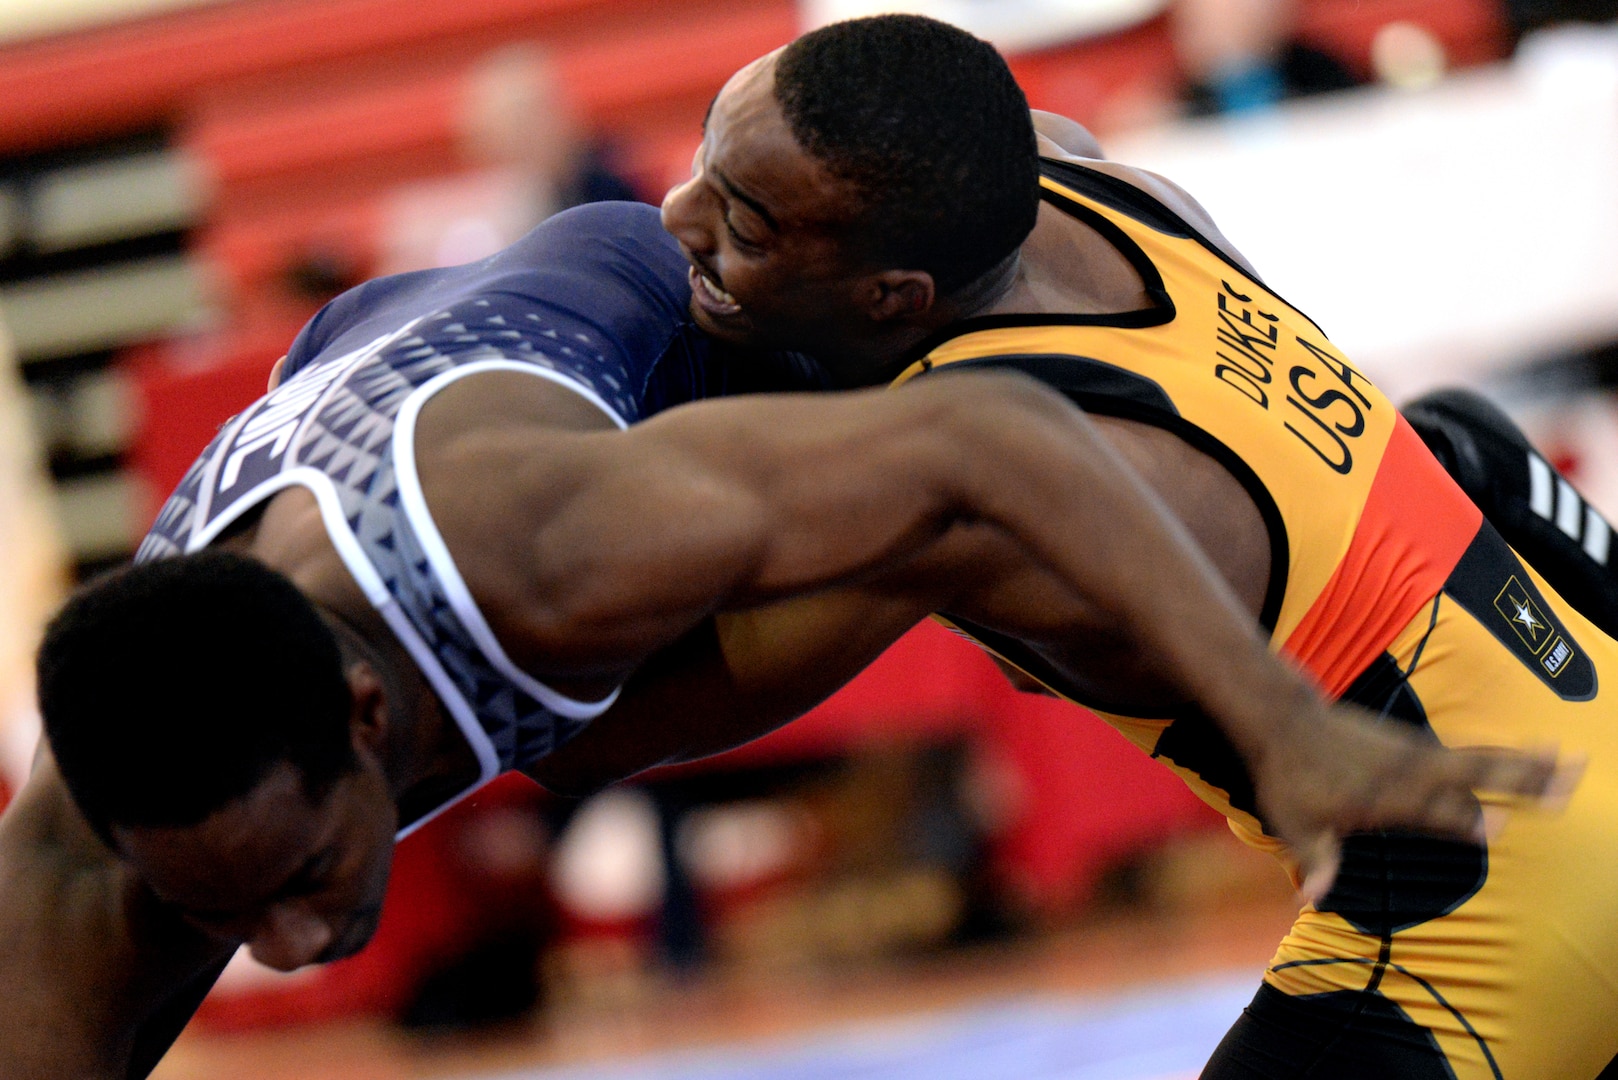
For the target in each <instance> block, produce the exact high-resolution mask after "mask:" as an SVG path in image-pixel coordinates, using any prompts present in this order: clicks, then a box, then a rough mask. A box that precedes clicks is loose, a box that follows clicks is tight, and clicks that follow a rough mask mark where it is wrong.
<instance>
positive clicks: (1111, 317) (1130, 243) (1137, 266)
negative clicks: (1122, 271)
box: [894, 187, 1246, 371]
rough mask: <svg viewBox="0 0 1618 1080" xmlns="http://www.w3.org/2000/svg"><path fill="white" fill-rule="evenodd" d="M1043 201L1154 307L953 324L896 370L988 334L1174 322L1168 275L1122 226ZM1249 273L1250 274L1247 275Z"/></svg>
mask: <svg viewBox="0 0 1618 1080" xmlns="http://www.w3.org/2000/svg"><path fill="white" fill-rule="evenodd" d="M1039 196H1040V198H1041V199H1043V200H1044V201H1045V202H1048V203H1051V204H1052V205H1054V206H1056V207H1057V208H1058V209H1059V210H1061V211H1062V212H1063V213H1065V214H1067V215H1068V216H1069V217H1073V218H1078V219H1079V220H1080V221H1082V222H1084V224H1086V225H1088V226H1090V228H1092V229H1094V230H1095V231H1096V232H1098V233H1100V234H1101V237H1102V239H1104V240H1106V241H1107V242H1108V243H1109V244H1111V245H1112V246H1113V247H1114V248H1115V249H1117V251H1118V254H1120V255H1122V256H1123V257H1124V258H1125V259H1126V260H1127V261H1128V262H1129V265H1130V266H1131V267H1133V268H1134V270H1135V273H1137V274H1139V275H1140V279H1141V284H1142V285H1143V286H1144V287H1145V289H1146V295H1147V296H1148V297H1150V298H1151V301H1152V303H1151V306H1150V307H1143V308H1136V309H1135V310H1134V311H1117V312H1110V313H1104V314H1093V315H1070V314H1060V313H1054V314H1018V315H976V316H973V317H972V318H969V319H962V320H960V321H959V322H955V323H951V324H950V325H948V326H945V327H942V328H941V329H939V330H936V331H934V332H933V333H931V334H928V335H927V336H926V337H925V338H923V339H922V340H921V341H920V342H918V343H917V344H916V345H914V346H913V347H911V348H910V349H908V350H906V351H905V354H904V356H903V357H902V358H901V359H900V360H897V361H895V362H894V368H895V369H896V370H898V371H903V370H905V369H906V368H908V367H909V366H910V365H911V364H914V363H917V362H920V361H924V360H925V359H926V358H927V356H928V355H929V354H931V353H932V352H933V351H934V350H936V349H938V348H939V347H940V346H942V345H944V344H945V343H947V342H950V341H953V340H955V339H956V338H958V337H961V336H963V335H965V334H975V333H978V332H979V331H983V330H1004V329H1006V328H1008V327H1019V326H1111V327H1117V328H1119V329H1122V330H1141V329H1145V328H1147V327H1151V326H1162V325H1164V324H1165V323H1170V322H1173V321H1174V317H1175V315H1176V314H1177V310H1176V308H1175V306H1174V298H1173V297H1172V296H1170V295H1169V292H1168V289H1167V287H1166V286H1165V285H1164V284H1163V274H1162V272H1161V271H1160V270H1158V268H1157V264H1156V263H1154V262H1153V261H1152V257H1151V256H1150V255H1148V254H1146V251H1145V249H1143V248H1142V247H1141V246H1140V245H1139V244H1137V243H1136V242H1135V240H1134V238H1133V237H1131V236H1130V235H1129V234H1128V233H1126V232H1125V231H1124V230H1123V229H1121V228H1119V227H1118V225H1117V224H1116V223H1114V222H1113V221H1111V220H1110V219H1108V218H1107V216H1106V215H1105V214H1101V213H1098V212H1097V211H1095V210H1092V209H1091V208H1090V207H1088V206H1085V205H1084V204H1083V203H1078V202H1074V201H1073V200H1072V199H1069V198H1068V197H1067V196H1065V195H1062V194H1060V193H1059V192H1055V191H1051V190H1050V189H1048V188H1045V187H1041V188H1040V189H1039ZM1243 273H1246V271H1243Z"/></svg>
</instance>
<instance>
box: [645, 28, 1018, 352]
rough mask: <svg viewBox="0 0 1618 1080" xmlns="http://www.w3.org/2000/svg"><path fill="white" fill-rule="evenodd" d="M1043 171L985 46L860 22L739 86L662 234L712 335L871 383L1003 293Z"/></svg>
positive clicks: (710, 131)
mask: <svg viewBox="0 0 1618 1080" xmlns="http://www.w3.org/2000/svg"><path fill="white" fill-rule="evenodd" d="M1038 161H1039V159H1038V151H1037V148H1036V142H1035V137H1034V129H1033V124H1032V121H1031V119H1030V116H1029V112H1028V102H1027V100H1026V99H1025V98H1024V96H1023V93H1022V90H1021V89H1020V88H1019V87H1018V86H1017V83H1016V80H1015V79H1013V78H1012V75H1011V72H1010V70H1009V69H1008V68H1007V67H1006V64H1005V61H1004V60H1003V59H1002V58H1001V57H1000V55H999V53H997V52H995V50H994V48H993V47H992V46H991V45H989V44H988V43H987V42H984V41H980V40H979V39H977V38H975V37H973V36H972V35H971V34H968V33H966V32H965V31H962V30H958V29H956V28H955V27H952V26H949V25H947V24H945V23H941V22H937V21H935V20H932V19H927V18H922V17H920V16H912V15H883V16H876V17H874V18H869V19H854V20H851V21H848V22H842V23H834V24H832V25H831V26H827V27H824V28H822V29H820V30H816V31H814V32H812V33H809V34H806V35H805V36H803V37H801V38H799V39H797V40H796V41H794V42H793V43H792V44H790V45H788V46H786V47H785V48H784V49H781V50H779V51H777V52H774V53H771V54H769V55H768V56H765V57H763V58H762V59H760V60H757V61H754V62H753V63H752V64H750V65H748V66H747V67H745V68H743V69H742V70H741V71H739V72H737V73H736V75H734V76H733V77H732V78H731V80H730V81H729V82H728V83H727V84H726V85H725V88H724V89H723V90H721V91H720V93H719V96H718V97H717V98H715V99H714V102H713V105H712V107H711V108H710V110H709V113H708V118H707V121H706V122H705V125H704V130H703V142H702V147H701V149H700V150H699V151H698V152H697V156H696V159H695V161H694V162H693V164H692V176H691V179H690V180H689V181H687V182H686V183H684V184H681V185H680V186H678V187H676V188H674V189H673V190H672V191H670V192H669V193H668V195H667V197H666V198H665V199H664V202H663V223H664V226H665V227H666V228H667V229H668V230H669V232H670V233H672V234H673V235H674V237H675V238H676V239H677V240H679V241H680V244H681V246H682V247H683V248H684V250H685V252H686V255H687V257H688V258H690V259H691V262H692V266H693V270H692V282H691V291H692V301H691V308H692V313H693V315H694V317H695V318H696V320H697V323H698V325H699V326H701V327H702V329H703V330H705V331H707V332H708V333H710V334H712V335H714V336H716V337H720V338H723V339H725V340H729V341H735V342H741V343H747V344H768V345H772V346H778V347H789V348H798V349H805V350H808V351H810V352H813V353H815V354H816V356H817V357H818V358H819V359H821V360H822V361H823V362H825V363H826V364H827V365H828V366H829V367H832V368H833V369H834V370H835V372H836V374H837V376H838V377H839V378H840V379H841V380H842V381H843V382H846V383H857V384H864V383H872V382H878V381H881V380H882V379H883V378H884V376H886V375H888V374H890V370H889V369H890V368H891V367H892V359H893V357H894V355H895V354H896V353H897V352H900V351H902V350H904V349H906V348H909V347H910V346H911V345H914V344H915V343H916V342H917V341H919V340H920V339H921V338H923V337H924V336H925V335H926V334H927V333H928V332H930V331H931V330H933V329H935V328H937V327H939V326H942V325H944V324H945V323H947V322H949V321H951V320H952V319H954V318H956V317H958V316H959V314H960V313H961V312H963V311H966V312H969V311H971V310H972V309H973V308H975V307H976V306H977V299H978V297H979V296H980V295H981V294H982V293H984V292H986V291H992V290H993V289H994V288H995V287H996V284H997V283H1000V282H1003V281H1004V280H1007V278H1008V275H1009V274H1010V273H1011V272H1012V271H1013V269H1014V266H1015V264H1014V259H1013V256H1014V254H1015V252H1016V250H1017V248H1018V246H1019V245H1020V244H1021V243H1022V242H1023V240H1024V239H1026V238H1027V236H1028V234H1029V233H1030V232H1031V231H1032V229H1033V227H1034V220H1035V216H1036V215H1037V213H1038V208H1039V175H1038Z"/></svg>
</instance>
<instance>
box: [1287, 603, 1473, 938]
mask: <svg viewBox="0 0 1618 1080" xmlns="http://www.w3.org/2000/svg"><path fill="white" fill-rule="evenodd" d="M1442 604H1443V595H1442V594H1440V595H1439V596H1438V597H1436V598H1434V600H1433V602H1432V614H1431V618H1430V619H1429V622H1428V627H1427V636H1424V637H1423V638H1422V640H1421V643H1420V644H1419V645H1417V647H1416V652H1415V656H1414V657H1413V658H1412V659H1411V662H1410V667H1409V668H1408V669H1401V668H1400V667H1399V663H1398V661H1397V660H1395V659H1394V658H1393V656H1392V655H1391V654H1389V653H1383V654H1382V655H1380V656H1378V657H1377V658H1376V659H1375V660H1373V661H1372V662H1371V663H1370V664H1369V665H1368V666H1367V667H1366V668H1365V670H1364V671H1362V672H1360V674H1359V676H1358V677H1357V678H1356V679H1355V680H1354V682H1353V683H1352V684H1351V685H1350V686H1349V688H1348V689H1347V690H1345V691H1344V692H1343V695H1342V697H1341V699H1340V700H1342V701H1346V702H1352V703H1353V704H1355V705H1359V706H1361V707H1363V708H1365V709H1369V710H1370V711H1372V712H1374V713H1376V714H1377V715H1379V716H1382V717H1385V718H1387V719H1389V720H1397V721H1399V722H1400V723H1402V724H1407V725H1409V726H1410V727H1411V728H1413V729H1415V730H1417V731H1419V732H1421V733H1422V735H1424V736H1425V737H1427V738H1428V739H1430V740H1431V741H1433V742H1437V741H1438V736H1437V734H1436V733H1434V731H1433V729H1432V725H1431V724H1430V723H1428V720H1427V710H1426V708H1425V707H1424V706H1423V705H1422V703H1421V699H1420V698H1419V697H1418V696H1417V695H1416V692H1415V690H1414V688H1412V687H1411V685H1410V676H1411V675H1412V674H1413V673H1414V672H1415V670H1416V668H1417V666H1418V665H1419V664H1420V662H1421V657H1422V654H1423V653H1424V652H1425V651H1426V645H1427V639H1428V637H1430V636H1431V635H1432V633H1433V629H1434V628H1435V627H1436V626H1437V624H1438V610H1439V608H1440V607H1441V606H1442ZM1469 798H1472V816H1473V819H1474V820H1481V819H1482V816H1483V808H1482V806H1480V805H1479V804H1478V802H1477V799H1476V798H1475V797H1470V796H1469ZM1488 876H1489V853H1488V850H1487V849H1486V848H1484V847H1482V846H1480V845H1478V844H1474V843H1470V842H1467V841H1461V840H1439V839H1434V838H1433V837H1429V836H1421V835H1418V834H1415V833H1407V832H1399V831H1391V830H1390V831H1384V832H1376V833H1360V834H1356V835H1354V836H1350V837H1347V838H1345V839H1344V841H1343V850H1342V864H1341V865H1340V866H1339V868H1338V871H1337V878H1336V880H1335V881H1334V882H1333V884H1332V888H1331V892H1329V893H1327V894H1326V895H1325V896H1324V897H1322V898H1321V900H1320V902H1319V903H1317V904H1316V905H1315V906H1316V907H1317V908H1318V909H1319V910H1321V911H1330V912H1333V913H1335V914H1337V915H1339V916H1341V917H1342V918H1343V919H1344V920H1346V921H1347V922H1348V923H1349V924H1350V925H1352V926H1353V927H1354V928H1355V929H1356V930H1359V931H1360V932H1361V933H1364V934H1372V935H1375V936H1377V937H1380V938H1382V939H1383V940H1384V941H1385V942H1386V941H1391V940H1392V938H1393V935H1394V934H1396V933H1398V932H1399V931H1401V930H1407V929H1409V928H1410V927H1412V926H1420V925H1421V924H1422V923H1425V922H1431V921H1432V920H1433V919H1437V918H1441V917H1443V916H1445V915H1448V914H1449V913H1450V912H1452V911H1454V910H1455V909H1456V908H1458V907H1460V906H1461V905H1462V904H1464V903H1466V901H1468V900H1470V899H1471V898H1472V897H1473V896H1474V895H1476V893H1477V891H1478V890H1479V889H1481V888H1483V883H1484V881H1485V880H1486V879H1487V878H1488Z"/></svg>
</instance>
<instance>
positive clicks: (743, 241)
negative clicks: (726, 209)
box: [725, 214, 762, 251]
mask: <svg viewBox="0 0 1618 1080" xmlns="http://www.w3.org/2000/svg"><path fill="white" fill-rule="evenodd" d="M725 231H726V232H727V233H729V234H730V238H731V240H733V241H735V243H736V246H737V247H739V248H741V249H743V250H744V251H759V250H762V249H761V248H760V247H759V245H758V244H756V243H754V242H753V241H751V240H749V239H747V237H745V236H743V235H742V234H741V233H739V232H737V231H736V226H735V225H734V224H733V223H732V222H731V220H730V215H729V214H726V215H725Z"/></svg>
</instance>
